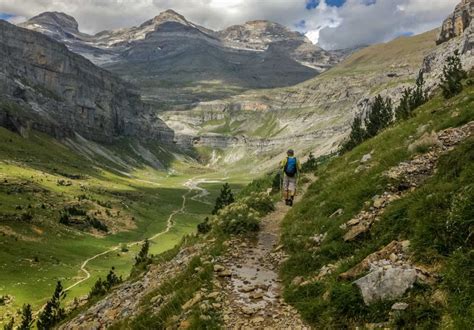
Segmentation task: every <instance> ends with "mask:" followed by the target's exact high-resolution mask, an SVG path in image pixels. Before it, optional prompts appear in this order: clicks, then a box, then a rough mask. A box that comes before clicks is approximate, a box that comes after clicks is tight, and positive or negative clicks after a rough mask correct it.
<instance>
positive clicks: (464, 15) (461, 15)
mask: <svg viewBox="0 0 474 330" xmlns="http://www.w3.org/2000/svg"><path fill="white" fill-rule="evenodd" d="M473 15H474V0H462V1H461V3H460V4H458V5H457V6H456V8H455V10H454V12H453V13H452V14H451V15H449V17H448V18H446V20H445V21H444V22H443V26H442V27H441V32H440V34H439V37H438V40H437V43H438V44H442V43H444V42H446V41H448V40H450V39H452V38H455V37H459V36H460V35H462V34H463V32H464V31H465V30H466V29H467V28H468V27H469V26H470V25H471V22H472V16H473Z"/></svg>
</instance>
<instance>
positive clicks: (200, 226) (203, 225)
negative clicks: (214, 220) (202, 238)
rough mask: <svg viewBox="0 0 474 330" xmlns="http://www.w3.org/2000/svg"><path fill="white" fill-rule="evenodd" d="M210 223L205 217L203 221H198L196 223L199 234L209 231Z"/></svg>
mask: <svg viewBox="0 0 474 330" xmlns="http://www.w3.org/2000/svg"><path fill="white" fill-rule="evenodd" d="M211 228H212V226H211V224H210V223H209V218H208V217H206V219H204V221H203V222H201V223H199V224H198V225H197V230H198V233H199V234H207V233H208V232H210V231H211Z"/></svg>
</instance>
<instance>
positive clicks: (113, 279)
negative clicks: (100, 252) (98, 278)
mask: <svg viewBox="0 0 474 330" xmlns="http://www.w3.org/2000/svg"><path fill="white" fill-rule="evenodd" d="M114 270H115V267H112V269H111V270H110V271H109V273H108V274H107V277H106V281H105V286H106V289H107V291H108V290H110V289H111V288H113V287H114V286H116V285H117V284H120V283H122V276H120V277H118V276H117V275H116V274H115V272H114Z"/></svg>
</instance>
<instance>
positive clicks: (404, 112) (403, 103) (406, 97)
mask: <svg viewBox="0 0 474 330" xmlns="http://www.w3.org/2000/svg"><path fill="white" fill-rule="evenodd" d="M411 95H412V89H411V88H405V89H404V90H403V93H402V97H401V98H400V104H399V105H398V107H397V109H396V110H395V117H396V118H397V120H402V119H407V118H409V117H410V115H411V107H410V98H411Z"/></svg>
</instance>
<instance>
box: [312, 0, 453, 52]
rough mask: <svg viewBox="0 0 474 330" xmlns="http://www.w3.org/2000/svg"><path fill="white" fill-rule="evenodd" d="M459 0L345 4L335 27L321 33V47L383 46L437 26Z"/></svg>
mask: <svg viewBox="0 0 474 330" xmlns="http://www.w3.org/2000/svg"><path fill="white" fill-rule="evenodd" d="M457 3H459V0H430V1H429V2H428V1H426V0H397V1H394V0H377V1H375V0H370V1H368V0H347V2H346V3H345V4H344V5H343V6H342V7H340V8H338V11H337V14H338V17H339V19H340V21H341V24H339V25H338V26H337V27H325V28H323V29H321V31H320V36H319V39H320V40H319V41H320V44H321V46H322V47H324V48H328V49H337V48H345V47H354V46H359V45H368V44H373V43H379V42H386V41H389V40H391V39H393V38H396V37H398V36H400V35H408V34H418V33H421V32H425V31H428V30H431V29H434V28H436V27H439V26H440V25H441V22H442V21H443V19H444V18H446V16H447V15H448V14H449V13H451V12H452V11H453V9H454V7H455V5H456V4H457Z"/></svg>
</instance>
